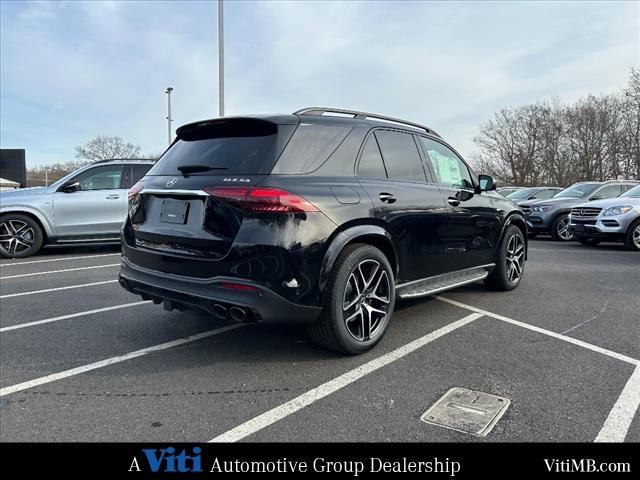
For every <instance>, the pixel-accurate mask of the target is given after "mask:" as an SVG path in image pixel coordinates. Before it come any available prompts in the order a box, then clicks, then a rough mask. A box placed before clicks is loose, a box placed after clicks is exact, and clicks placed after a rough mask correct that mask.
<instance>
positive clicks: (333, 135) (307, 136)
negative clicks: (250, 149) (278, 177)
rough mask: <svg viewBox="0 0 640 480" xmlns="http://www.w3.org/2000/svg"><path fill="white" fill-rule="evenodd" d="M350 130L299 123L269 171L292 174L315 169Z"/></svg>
mask: <svg viewBox="0 0 640 480" xmlns="http://www.w3.org/2000/svg"><path fill="white" fill-rule="evenodd" d="M350 131H351V129H350V128H345V127H340V126H334V125H314V124H302V125H300V126H299V127H298V128H297V129H296V131H295V132H294V134H293V136H292V137H291V140H289V143H288V144H287V146H286V148H285V150H284V152H282V155H281V156H280V159H279V160H278V163H276V165H275V167H273V170H272V171H271V173H274V174H283V175H293V174H300V173H309V172H313V171H314V170H317V169H318V168H319V167H320V166H321V165H322V164H323V163H324V162H325V161H326V160H327V159H328V158H329V157H330V156H331V154H332V153H333V152H334V151H335V149H336V148H338V146H339V145H340V143H341V142H342V141H343V140H344V139H345V137H346V136H347V134H348V133H349V132H350Z"/></svg>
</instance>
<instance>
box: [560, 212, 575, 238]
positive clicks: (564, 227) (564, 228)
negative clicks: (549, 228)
mask: <svg viewBox="0 0 640 480" xmlns="http://www.w3.org/2000/svg"><path fill="white" fill-rule="evenodd" d="M557 232H558V237H560V238H561V239H562V240H565V241H569V240H573V234H572V233H571V232H570V231H569V217H563V218H561V219H560V221H559V222H558V228H557Z"/></svg>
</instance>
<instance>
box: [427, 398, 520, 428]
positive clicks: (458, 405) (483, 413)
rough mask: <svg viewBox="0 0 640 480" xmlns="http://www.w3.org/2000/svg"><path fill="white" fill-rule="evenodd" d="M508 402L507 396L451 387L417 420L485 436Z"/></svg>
mask: <svg viewBox="0 0 640 480" xmlns="http://www.w3.org/2000/svg"><path fill="white" fill-rule="evenodd" d="M510 403H511V401H510V400H509V399H508V398H504V397H498V396H496V395H491V394H490V393H484V392H477V391H474V390H469V389H467V388H459V387H454V388H452V389H451V390H449V391H448V392H447V393H445V394H444V395H443V396H442V397H441V398H440V400H438V401H437V402H436V403H434V404H433V405H432V406H431V407H430V408H429V410H427V411H426V412H424V413H423V414H422V416H421V417H420V420H422V421H423V422H426V423H431V424H433V425H438V426H441V427H445V428H450V429H452V430H457V431H458V432H463V433H470V434H472V435H478V436H480V437H485V436H487V435H488V434H489V432H490V431H491V429H493V426H494V425H495V424H496V423H497V422H498V420H500V417H502V415H504V412H506V411H507V408H509V404H510Z"/></svg>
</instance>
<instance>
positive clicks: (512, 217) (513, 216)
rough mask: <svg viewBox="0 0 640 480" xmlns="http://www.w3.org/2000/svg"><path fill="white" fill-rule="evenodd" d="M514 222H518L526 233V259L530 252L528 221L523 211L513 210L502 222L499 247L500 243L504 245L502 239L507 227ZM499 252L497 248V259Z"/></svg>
mask: <svg viewBox="0 0 640 480" xmlns="http://www.w3.org/2000/svg"><path fill="white" fill-rule="evenodd" d="M514 224H517V225H518V226H519V227H520V229H521V230H522V232H523V233H524V259H525V260H526V259H527V256H528V252H529V239H528V238H527V222H526V220H525V218H524V215H523V214H522V213H521V212H512V213H510V214H509V216H508V217H507V218H506V219H505V221H504V223H503V224H502V231H501V232H500V241H499V242H498V249H499V248H500V245H502V239H503V238H504V234H505V232H506V230H507V227H509V225H514ZM498 253H499V251H498V250H496V255H495V259H497V256H498Z"/></svg>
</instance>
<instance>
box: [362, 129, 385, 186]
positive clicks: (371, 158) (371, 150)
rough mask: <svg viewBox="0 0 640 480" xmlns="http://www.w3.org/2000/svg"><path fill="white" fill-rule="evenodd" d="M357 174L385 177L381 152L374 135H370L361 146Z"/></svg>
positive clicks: (369, 176)
mask: <svg viewBox="0 0 640 480" xmlns="http://www.w3.org/2000/svg"><path fill="white" fill-rule="evenodd" d="M358 176H359V177H361V178H387V171H386V170H385V168H384V163H383V162H382V154H381V153H380V148H379V147H378V142H377V140H376V137H375V136H374V135H370V136H369V138H368V139H367V140H366V142H365V144H364V147H363V148H362V154H361V155H360V163H359V164H358Z"/></svg>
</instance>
